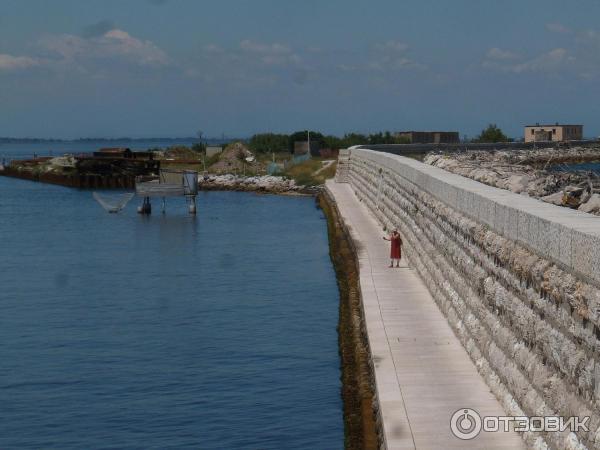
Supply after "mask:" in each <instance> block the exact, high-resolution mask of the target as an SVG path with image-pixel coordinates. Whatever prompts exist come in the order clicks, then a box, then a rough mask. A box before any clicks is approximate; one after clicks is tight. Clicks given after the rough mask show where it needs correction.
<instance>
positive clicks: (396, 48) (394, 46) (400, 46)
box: [375, 40, 409, 53]
mask: <svg viewBox="0 0 600 450" xmlns="http://www.w3.org/2000/svg"><path fill="white" fill-rule="evenodd" d="M375 48H376V49H377V50H379V51H382V52H388V51H391V52H398V53H404V52H406V51H407V50H408V49H409V46H408V44H406V43H404V42H399V41H393V40H392V41H387V42H384V43H379V44H376V45H375Z"/></svg>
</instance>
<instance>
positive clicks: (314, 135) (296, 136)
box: [288, 130, 325, 152]
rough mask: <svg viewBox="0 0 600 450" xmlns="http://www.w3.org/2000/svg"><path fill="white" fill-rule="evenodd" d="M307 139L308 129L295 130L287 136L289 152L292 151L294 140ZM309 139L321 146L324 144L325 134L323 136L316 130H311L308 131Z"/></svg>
mask: <svg viewBox="0 0 600 450" xmlns="http://www.w3.org/2000/svg"><path fill="white" fill-rule="evenodd" d="M307 139H308V130H303V131H296V132H295V133H292V134H291V135H290V138H289V141H288V142H289V143H288V148H289V149H290V152H293V151H294V142H296V141H306V140H307ZM310 141H311V142H318V143H319V144H320V145H321V147H323V146H324V144H325V136H323V135H322V134H321V133H319V132H318V131H312V130H311V132H310Z"/></svg>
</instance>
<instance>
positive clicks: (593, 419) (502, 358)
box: [345, 150, 600, 450]
mask: <svg viewBox="0 0 600 450" xmlns="http://www.w3.org/2000/svg"><path fill="white" fill-rule="evenodd" d="M345 164H346V166H347V167H346V175H345V179H346V180H347V181H348V182H350V184H351V185H352V187H353V189H354V190H355V192H356V194H357V196H358V198H359V199H360V200H361V201H362V202H363V203H364V204H365V206H367V207H368V208H369V209H370V211H371V212H372V213H373V215H374V216H375V217H377V219H378V220H379V222H380V223H381V224H382V226H384V227H386V228H387V229H390V228H398V229H399V230H400V233H401V234H402V238H403V240H404V244H405V250H406V252H405V254H406V255H407V257H408V259H409V261H410V265H411V266H412V268H413V269H414V270H415V271H416V272H417V273H418V274H419V275H420V277H421V278H422V279H423V281H424V283H425V284H426V285H427V287H428V289H429V291H430V292H431V295H432V297H433V298H434V299H435V301H436V303H437V305H438V307H439V308H440V310H441V311H442V312H443V313H444V315H445V316H446V318H447V320H448V323H449V324H450V325H451V326H452V328H453V329H454V332H455V334H456V335H457V337H458V338H459V339H460V340H461V342H462V344H463V346H464V347H465V349H466V350H467V352H468V354H469V355H470V357H471V358H472V360H473V361H474V363H475V364H476V366H477V368H478V370H479V372H480V373H481V375H482V376H483V378H484V379H485V381H486V382H487V384H488V386H489V387H490V389H491V390H492V392H494V394H495V395H496V396H497V398H498V399H499V400H500V402H501V403H502V405H503V407H504V408H505V410H506V411H507V413H508V414H510V415H512V416H529V417H532V416H548V417H549V416H563V417H565V418H568V417H575V416H576V417H579V418H580V419H582V418H584V417H589V420H587V430H584V429H580V430H579V431H577V432H570V431H569V430H565V431H562V432H538V431H528V432H525V433H523V438H524V440H525V441H526V443H527V445H528V446H529V447H530V448H534V449H536V450H537V449H539V450H542V449H555V450H564V449H573V450H574V449H578V450H583V449H600V354H599V352H600V287H599V286H600V284H599V283H600V275H599V272H598V267H599V266H598V262H599V261H600V259H599V258H598V256H597V254H598V252H597V248H596V247H597V245H596V241H597V238H596V237H595V234H586V233H585V232H584V231H581V230H579V229H576V228H573V227H572V226H571V225H570V224H571V223H572V222H574V221H577V220H579V219H580V217H581V216H582V215H580V214H578V213H576V212H572V211H569V210H564V213H565V214H564V217H562V218H561V222H560V223H555V222H552V221H551V220H550V219H549V218H547V217H546V216H545V214H546V212H550V213H552V216H556V212H554V211H548V208H552V207H550V206H547V205H542V207H541V208H537V210H536V211H530V210H532V209H535V208H531V204H532V203H538V202H534V201H533V200H531V199H527V198H523V199H522V198H520V197H519V196H516V195H512V194H509V193H502V192H499V193H498V192H495V190H494V191H492V190H491V189H490V188H488V187H486V186H481V185H476V184H475V183H473V182H471V181H470V180H460V179H457V178H456V177H454V176H451V175H449V174H447V173H444V172H442V171H438V170H435V169H432V168H431V167H427V166H424V165H423V164H420V163H418V162H416V161H413V160H410V159H408V158H401V157H398V156H393V155H387V154H382V153H377V152H372V151H368V150H351V153H350V154H349V155H348V156H347V161H346V163H345ZM553 209H554V208H553ZM558 213H560V210H559V211H558ZM583 220H595V219H594V218H587V217H584V219H583Z"/></svg>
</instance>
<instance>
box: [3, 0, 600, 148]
mask: <svg viewBox="0 0 600 450" xmlns="http://www.w3.org/2000/svg"><path fill="white" fill-rule="evenodd" d="M0 6H1V7H0V136H12V137H40V138H42V137H54V138H78V137H121V136H129V137H166V136H171V137H177V136H193V135H195V134H196V132H197V131H198V130H202V131H203V132H204V135H205V136H208V137H220V136H221V135H222V134H225V135H226V136H236V137H244V136H249V135H252V134H254V133H257V132H267V131H270V132H286V133H287V132H293V131H295V130H302V129H307V128H310V129H314V130H320V131H322V132H324V133H328V134H338V135H341V134H343V133H346V132H363V133H367V132H374V131H380V130H390V131H400V130H434V129H435V130H457V131H459V132H460V133H461V136H463V135H466V136H468V137H473V136H475V135H476V134H478V133H479V132H480V131H481V129H482V128H484V127H485V126H486V125H487V124H489V123H496V124H497V125H498V126H500V127H501V128H502V129H503V130H504V131H505V132H506V133H507V134H508V135H510V136H513V137H522V133H523V130H522V127H523V125H527V124H532V123H536V122H548V123H554V122H557V121H558V122H563V123H569V124H583V125H584V134H585V135H586V136H589V137H594V136H598V135H600V23H599V22H598V20H597V18H598V17H600V2H599V1H598V0H578V1H577V2H567V1H558V0H543V1H542V0H518V1H517V0H502V1H498V0H452V1H450V0H370V1H359V0H295V1H292V0H219V1H213V0H85V1H82V0H52V1H48V0H0Z"/></svg>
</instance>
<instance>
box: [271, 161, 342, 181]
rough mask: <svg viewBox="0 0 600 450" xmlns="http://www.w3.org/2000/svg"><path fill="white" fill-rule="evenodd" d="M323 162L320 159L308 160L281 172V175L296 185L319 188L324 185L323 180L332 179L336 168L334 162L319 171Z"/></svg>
mask: <svg viewBox="0 0 600 450" xmlns="http://www.w3.org/2000/svg"><path fill="white" fill-rule="evenodd" d="M323 161H324V160H323V159H322V158H313V159H309V160H308V161H305V162H303V163H300V164H296V165H295V166H293V167H290V168H289V169H287V170H286V171H285V172H283V175H284V176H286V177H288V178H292V179H293V180H294V181H295V182H296V184H299V185H301V186H319V185H321V184H323V183H325V180H327V179H329V178H333V177H334V175H335V169H336V167H337V162H334V163H333V164H331V165H330V166H329V167H327V168H325V169H323V170H320V169H321V168H322V167H323ZM317 172H318V173H317Z"/></svg>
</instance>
